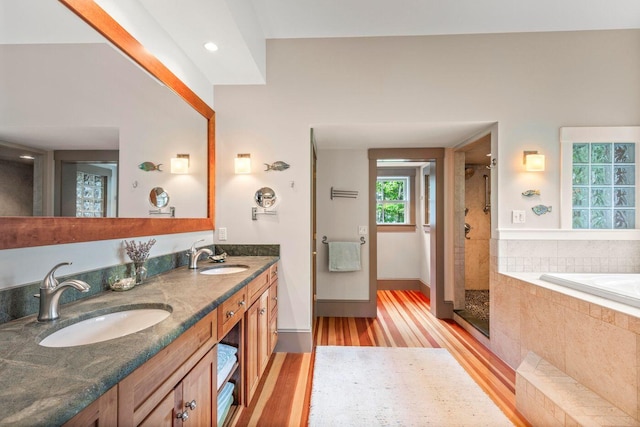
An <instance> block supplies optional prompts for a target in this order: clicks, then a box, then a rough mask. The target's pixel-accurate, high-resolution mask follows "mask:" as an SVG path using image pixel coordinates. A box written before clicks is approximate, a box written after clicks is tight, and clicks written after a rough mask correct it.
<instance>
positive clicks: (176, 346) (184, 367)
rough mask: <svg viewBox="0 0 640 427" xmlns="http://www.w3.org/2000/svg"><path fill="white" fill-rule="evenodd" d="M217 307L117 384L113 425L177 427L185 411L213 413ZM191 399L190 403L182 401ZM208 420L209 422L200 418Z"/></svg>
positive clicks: (201, 415)
mask: <svg viewBox="0 0 640 427" xmlns="http://www.w3.org/2000/svg"><path fill="white" fill-rule="evenodd" d="M217 319H218V317H217V312H216V311H215V310H214V311H213V312H211V313H209V314H208V315H207V316H206V317H205V318H204V319H202V320H200V321H199V322H198V323H196V324H195V325H194V326H192V327H191V328H189V329H188V330H187V331H186V332H184V333H183V334H182V335H181V336H180V337H178V338H177V339H176V340H175V341H174V342H172V343H171V344H169V345H168V346H167V347H165V348H164V349H162V350H161V351H160V352H159V353H158V354H156V355H155V356H154V357H153V358H151V359H150V360H148V361H147V362H146V363H145V364H144V365H142V366H140V367H139V368H138V369H136V370H135V371H133V372H132V373H131V374H130V375H129V376H128V377H126V378H125V379H123V380H122V381H120V383H119V384H118V425H119V426H143V425H148V426H180V425H182V420H181V419H180V418H176V415H178V414H182V413H185V412H186V413H187V415H188V417H189V418H191V419H193V418H196V419H202V420H203V424H199V423H198V424H196V423H192V424H193V425H213V424H212V420H214V419H215V417H216V409H217V400H216V399H217V395H216V363H217V351H216V350H215V348H214V346H215V344H216V342H217ZM193 400H195V401H196V402H195V408H194V409H191V408H188V407H187V405H188V404H189V403H190V402H191V401H193ZM206 420H209V422H208V423H207V422H205V421H206Z"/></svg>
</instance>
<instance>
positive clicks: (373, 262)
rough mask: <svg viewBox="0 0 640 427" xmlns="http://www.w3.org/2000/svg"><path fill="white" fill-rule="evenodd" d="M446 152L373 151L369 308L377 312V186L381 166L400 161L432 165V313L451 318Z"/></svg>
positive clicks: (403, 149)
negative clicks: (447, 293)
mask: <svg viewBox="0 0 640 427" xmlns="http://www.w3.org/2000/svg"><path fill="white" fill-rule="evenodd" d="M444 152H445V150H444V148H388V149H369V224H370V228H371V230H372V233H371V234H370V236H369V240H370V250H369V297H370V298H369V304H370V305H371V306H372V308H373V309H375V307H376V304H377V296H376V292H377V287H378V284H377V280H378V235H377V232H374V231H375V230H376V228H377V196H376V182H377V178H378V162H379V161H381V160H396V161H410V162H430V163H431V167H430V172H429V182H430V186H429V187H430V197H429V199H430V200H429V209H428V212H429V227H430V232H429V234H430V239H429V241H430V259H428V260H424V262H429V263H430V267H431V268H430V277H429V293H430V299H431V313H432V314H434V315H435V316H436V317H438V318H451V317H452V315H453V304H451V303H450V302H448V301H445V292H444V287H445V280H444V277H445V271H444V265H445V262H444V240H445V239H444V236H445V221H444V205H445V203H444V176H445V171H444Z"/></svg>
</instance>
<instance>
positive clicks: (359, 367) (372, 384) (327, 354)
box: [309, 346, 513, 427]
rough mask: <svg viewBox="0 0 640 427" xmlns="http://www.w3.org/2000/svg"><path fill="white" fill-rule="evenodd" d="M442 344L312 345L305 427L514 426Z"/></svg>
mask: <svg viewBox="0 0 640 427" xmlns="http://www.w3.org/2000/svg"><path fill="white" fill-rule="evenodd" d="M512 425H513V424H512V423H511V422H510V421H509V420H508V419H507V417H506V416H505V415H504V413H502V411H501V410H500V409H499V408H498V407H497V406H496V405H495V403H493V401H492V400H491V399H490V398H489V396H487V394H486V393H484V391H482V389H481V388H480V387H479V386H478V385H477V384H476V383H475V382H474V381H473V379H472V378H471V377H470V376H469V375H468V374H467V373H466V372H465V370H464V369H463V368H462V366H460V364H459V363H458V362H457V361H456V360H455V359H454V358H453V356H452V355H451V354H450V353H449V351H448V350H446V349H442V348H396V347H394V348H388V347H339V346H335V347H334V346H319V347H317V348H316V356H315V365H314V371H313V385H312V391H311V410H310V414H309V426H311V427H329V426H349V427H352V426H353V427H356V426H420V427H422V426H437V427H443V426H455V427H462V426H469V427H471V426H473V427H479V426H491V427H496V426H512Z"/></svg>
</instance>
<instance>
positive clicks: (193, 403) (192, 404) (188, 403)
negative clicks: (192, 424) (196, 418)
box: [184, 400, 196, 411]
mask: <svg viewBox="0 0 640 427" xmlns="http://www.w3.org/2000/svg"><path fill="white" fill-rule="evenodd" d="M184 406H185V407H187V408H189V409H191V410H192V411H193V410H194V409H196V401H195V400H192V401H191V402H187V403H185V404H184Z"/></svg>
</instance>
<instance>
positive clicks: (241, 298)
mask: <svg viewBox="0 0 640 427" xmlns="http://www.w3.org/2000/svg"><path fill="white" fill-rule="evenodd" d="M245 289H246V288H243V289H241V290H239V291H238V292H236V293H235V294H234V295H233V296H232V297H231V298H229V299H228V300H226V301H225V302H223V303H222V304H220V307H218V336H219V337H223V336H225V335H226V334H227V332H229V331H230V330H231V328H233V326H234V325H235V324H236V323H238V321H239V320H240V319H242V315H243V314H244V312H245V311H246V309H247V295H246V292H245Z"/></svg>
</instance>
